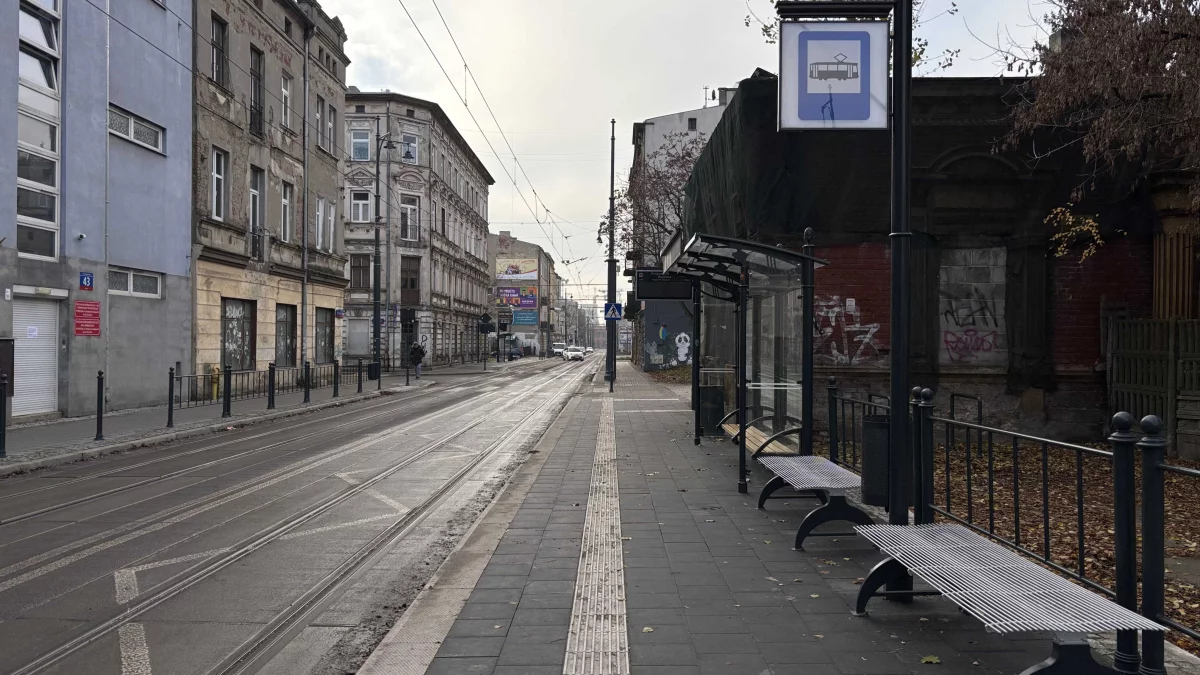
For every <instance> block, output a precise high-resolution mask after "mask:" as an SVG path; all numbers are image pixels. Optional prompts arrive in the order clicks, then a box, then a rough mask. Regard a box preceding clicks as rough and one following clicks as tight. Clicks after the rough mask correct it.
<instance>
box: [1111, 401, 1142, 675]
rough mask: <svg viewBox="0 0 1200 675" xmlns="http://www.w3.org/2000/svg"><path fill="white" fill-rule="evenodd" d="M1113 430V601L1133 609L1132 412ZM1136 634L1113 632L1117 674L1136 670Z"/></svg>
mask: <svg viewBox="0 0 1200 675" xmlns="http://www.w3.org/2000/svg"><path fill="white" fill-rule="evenodd" d="M1112 428H1113V433H1112V435H1110V436H1109V437H1108V442H1109V444H1110V445H1112V452H1113V506H1114V508H1115V512H1116V517H1115V518H1114V519H1113V542H1114V545H1113V548H1114V550H1113V553H1114V555H1115V557H1116V563H1117V574H1116V583H1115V584H1114V587H1115V588H1114V590H1116V592H1117V604H1118V605H1121V606H1122V607H1125V608H1126V609H1129V610H1131V611H1134V612H1136V611H1137V583H1138V571H1137V496H1136V495H1135V494H1134V491H1135V490H1136V487H1135V483H1134V479H1133V473H1134V457H1135V455H1136V454H1137V450H1136V448H1137V440H1138V437H1137V434H1135V433H1133V432H1132V431H1130V429H1132V428H1133V415H1130V414H1129V413H1127V412H1119V413H1117V414H1116V415H1113V418H1112ZM1140 660H1141V659H1140V658H1139V657H1138V636H1137V631H1136V630H1121V631H1117V651H1116V653H1115V654H1113V668H1115V669H1116V671H1117V672H1118V673H1136V672H1138V664H1139V662H1140Z"/></svg>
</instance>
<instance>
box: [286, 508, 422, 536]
mask: <svg viewBox="0 0 1200 675" xmlns="http://www.w3.org/2000/svg"><path fill="white" fill-rule="evenodd" d="M403 515H404V514H403V513H384V514H382V515H378V516H371V517H369V518H359V519H358V520H352V521H350V522H348V523H338V524H336V525H322V526H321V527H314V528H311V529H308V530H300V531H299V532H288V533H287V534H285V535H283V536H282V537H280V538H279V541H287V540H289V539H295V538H297V537H307V536H308V535H310V534H321V533H322V532H331V531H333V530H340V529H343V528H346V527H354V526H356V525H364V524H366V523H373V522H375V521H377V520H388V519H393V518H400V517H402V516H403Z"/></svg>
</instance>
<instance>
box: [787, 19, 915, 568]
mask: <svg viewBox="0 0 1200 675" xmlns="http://www.w3.org/2000/svg"><path fill="white" fill-rule="evenodd" d="M893 30H894V31H895V38H894V39H893V41H892V45H893V55H892V63H893V64H894V69H893V77H892V233H891V243H892V261H891V262H892V280H891V282H892V293H891V301H892V308H891V309H892V311H891V329H892V338H891V339H892V353H891V359H892V362H891V379H892V387H891V394H892V396H891V398H892V407H893V409H892V414H891V416H890V424H889V438H890V439H891V442H890V443H889V444H888V448H889V451H890V455H891V462H890V464H889V466H890V467H891V469H890V470H889V472H888V473H889V476H888V477H889V495H890V499H889V502H890V503H889V508H888V522H889V523H890V524H892V525H907V524H908V504H909V494H908V475H909V471H908V466H909V463H910V458H909V454H910V451H909V448H908V444H909V439H910V438H911V435H910V432H909V429H908V416H907V415H905V414H904V407H903V402H904V401H905V400H907V398H908V395H909V389H910V388H911V386H910V382H909V372H908V365H909V364H908V351H909V344H908V315H909V279H908V274H909V247H910V245H911V241H912V233H911V232H910V231H909V228H908V218H909V165H910V163H911V161H910V160H911V148H910V142H909V141H910V136H911V130H910V128H909V127H910V120H909V113H910V85H911V83H912V3H911V2H906V1H902V2H897V3H896V11H895V14H894V23H893ZM810 325H811V324H810ZM906 578H907V577H906ZM909 579H910V581H909V584H910V585H911V578H909ZM889 590H896V589H891V588H890V587H889Z"/></svg>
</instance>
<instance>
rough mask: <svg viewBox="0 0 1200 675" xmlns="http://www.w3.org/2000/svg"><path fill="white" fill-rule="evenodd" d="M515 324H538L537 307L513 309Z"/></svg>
mask: <svg viewBox="0 0 1200 675" xmlns="http://www.w3.org/2000/svg"><path fill="white" fill-rule="evenodd" d="M513 325H514V326H536V325H538V311H537V310H536V309H517V310H513Z"/></svg>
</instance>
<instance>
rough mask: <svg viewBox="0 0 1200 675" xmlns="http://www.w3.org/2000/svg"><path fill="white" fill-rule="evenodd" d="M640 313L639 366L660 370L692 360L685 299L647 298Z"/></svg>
mask: <svg viewBox="0 0 1200 675" xmlns="http://www.w3.org/2000/svg"><path fill="white" fill-rule="evenodd" d="M645 307H646V308H645V311H644V314H643V317H644V321H645V324H644V325H645V326H646V334H645V336H644V338H643V339H642V368H643V369H644V370H662V369H665V368H674V367H677V366H686V365H689V364H690V363H691V362H692V317H691V312H690V311H688V310H689V309H690V308H689V307H687V306H686V305H685V303H681V302H677V301H673V300H647V301H646V305H645Z"/></svg>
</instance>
